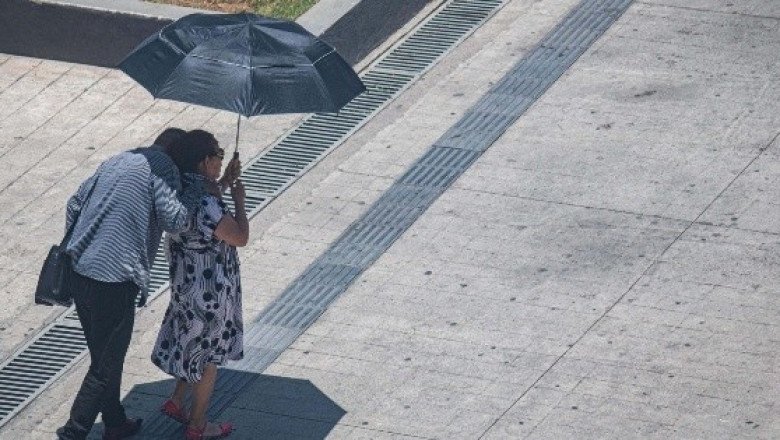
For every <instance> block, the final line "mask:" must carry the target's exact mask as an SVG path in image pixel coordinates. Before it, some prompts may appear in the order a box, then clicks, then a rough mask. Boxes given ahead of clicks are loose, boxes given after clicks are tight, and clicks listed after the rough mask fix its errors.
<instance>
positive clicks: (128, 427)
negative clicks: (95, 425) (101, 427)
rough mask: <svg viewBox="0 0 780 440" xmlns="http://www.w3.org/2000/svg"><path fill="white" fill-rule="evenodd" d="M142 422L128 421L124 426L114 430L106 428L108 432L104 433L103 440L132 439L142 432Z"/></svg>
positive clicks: (116, 427) (140, 420)
mask: <svg viewBox="0 0 780 440" xmlns="http://www.w3.org/2000/svg"><path fill="white" fill-rule="evenodd" d="M142 422H143V420H142V419H127V421H125V423H124V425H119V426H115V427H113V428H108V427H106V432H104V433H103V440H122V439H123V438H128V437H132V436H134V435H136V434H138V431H140V430H141V423H142Z"/></svg>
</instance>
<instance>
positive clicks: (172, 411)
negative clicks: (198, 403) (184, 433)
mask: <svg viewBox="0 0 780 440" xmlns="http://www.w3.org/2000/svg"><path fill="white" fill-rule="evenodd" d="M160 412H162V413H163V414H165V415H166V416H168V417H170V418H172V419H173V420H176V421H177V422H179V423H181V424H184V425H186V424H187V423H189V422H190V416H189V414H187V413H186V412H185V411H184V408H182V407H181V406H179V405H177V404H176V402H174V401H173V400H170V399H168V400H166V401H165V403H163V406H162V407H160Z"/></svg>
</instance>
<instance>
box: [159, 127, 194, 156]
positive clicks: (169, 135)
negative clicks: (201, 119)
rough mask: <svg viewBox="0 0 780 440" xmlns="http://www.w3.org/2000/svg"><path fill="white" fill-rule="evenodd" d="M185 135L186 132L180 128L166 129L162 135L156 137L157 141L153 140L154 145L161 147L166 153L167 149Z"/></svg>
mask: <svg viewBox="0 0 780 440" xmlns="http://www.w3.org/2000/svg"><path fill="white" fill-rule="evenodd" d="M185 134H187V132H186V131H185V130H182V129H181V128H176V127H169V128H166V129H165V130H164V131H163V132H162V133H160V135H159V136H157V139H155V140H154V145H159V146H161V147H163V149H164V150H166V152H167V150H168V148H169V147H170V146H171V145H173V143H174V142H176V141H177V140H178V139H179V138H180V137H182V136H184V135H185Z"/></svg>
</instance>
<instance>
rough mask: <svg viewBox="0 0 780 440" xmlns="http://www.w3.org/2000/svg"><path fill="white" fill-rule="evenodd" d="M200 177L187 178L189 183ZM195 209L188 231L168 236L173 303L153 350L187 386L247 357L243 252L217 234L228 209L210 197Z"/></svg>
mask: <svg viewBox="0 0 780 440" xmlns="http://www.w3.org/2000/svg"><path fill="white" fill-rule="evenodd" d="M198 179H202V177H201V176H198V175H185V185H186V184H187V183H188V180H189V184H198V183H201V182H197V180H198ZM193 180H194V181H193ZM196 206H197V207H196V208H195V212H194V215H193V216H191V217H190V225H189V228H188V229H187V230H185V231H184V232H181V233H179V234H171V235H170V236H169V240H168V254H169V259H170V266H169V268H170V277H171V300H170V304H169V305H168V309H167V310H166V311H165V316H164V318H163V323H162V327H161V328H160V332H159V334H158V335H157V342H156V343H155V346H154V351H153V352H152V362H154V364H155V365H157V366H158V367H159V368H160V369H161V370H163V371H165V372H166V373H168V374H170V375H172V376H175V377H177V378H180V379H183V380H186V381H187V382H198V381H200V379H201V377H202V375H203V370H204V367H205V366H206V364H208V363H212V364H216V365H224V364H225V362H226V361H227V360H240V359H242V358H243V357H244V352H243V319H242V315H241V280H240V277H239V261H238V253H237V252H236V248H235V247H234V246H230V245H229V244H227V243H225V242H224V241H221V240H219V239H218V238H216V237H215V236H214V230H215V229H216V227H217V224H219V221H220V220H221V219H222V216H224V215H228V214H229V210H228V208H227V207H226V206H225V203H224V202H222V200H220V199H218V198H217V197H214V196H212V195H210V194H205V195H202V196H200V204H199V205H196Z"/></svg>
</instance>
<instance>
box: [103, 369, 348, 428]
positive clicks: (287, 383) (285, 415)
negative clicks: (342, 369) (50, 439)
mask: <svg viewBox="0 0 780 440" xmlns="http://www.w3.org/2000/svg"><path fill="white" fill-rule="evenodd" d="M173 386H174V380H173V379H169V380H163V381H158V382H151V383H147V384H143V385H137V386H135V387H133V389H132V390H131V391H130V393H128V394H127V396H126V397H125V398H124V399H123V401H122V404H123V405H124V406H125V409H126V410H127V414H128V416H130V417H140V418H143V419H144V422H143V425H142V426H143V428H142V430H141V432H140V433H139V434H138V435H136V436H135V437H132V438H133V439H138V440H151V439H155V440H161V439H166V440H167V439H182V438H184V428H183V426H182V425H181V424H179V423H177V422H175V421H173V420H171V419H169V418H168V417H166V416H164V415H162V414H161V413H160V410H159V408H160V406H161V405H162V403H163V402H164V401H165V400H166V399H167V398H168V397H169V396H170V393H171V391H172V390H173ZM344 414H346V411H344V410H343V409H342V408H341V407H340V406H338V405H337V404H336V403H335V402H333V401H332V400H331V399H330V398H328V396H326V395H325V394H323V393H322V392H321V391H320V390H319V389H318V388H317V387H315V386H314V385H313V384H312V383H311V382H310V381H308V380H302V379H291V378H286V377H278V376H268V375H265V374H258V373H250V372H245V371H237V370H231V369H228V368H225V369H220V370H219V373H218V376H217V384H216V387H215V390H214V395H213V396H212V399H211V406H210V407H209V414H208V417H209V420H214V421H228V420H229V421H232V422H233V426H234V427H235V430H234V431H233V433H232V434H231V435H230V437H229V438H230V439H236V440H237V439H245V440H249V439H251V440H261V439H274V440H276V439H311V440H314V439H324V438H325V437H327V435H328V433H329V432H330V431H331V430H332V429H333V427H335V426H336V424H337V423H338V421H339V420H340V419H341V418H342V417H343V416H344ZM103 431H104V427H103V424H102V423H98V424H96V425H95V427H94V428H93V429H92V433H91V435H90V437H89V439H100V438H101V436H102V435H103Z"/></svg>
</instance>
